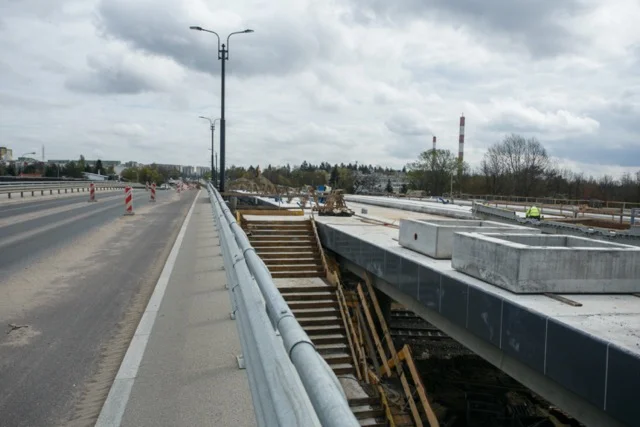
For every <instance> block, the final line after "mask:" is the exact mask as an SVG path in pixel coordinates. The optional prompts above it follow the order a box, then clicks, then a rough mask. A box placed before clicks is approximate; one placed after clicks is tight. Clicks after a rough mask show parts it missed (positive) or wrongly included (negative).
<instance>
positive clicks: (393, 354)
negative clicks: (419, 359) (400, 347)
mask: <svg viewBox="0 0 640 427" xmlns="http://www.w3.org/2000/svg"><path fill="white" fill-rule="evenodd" d="M371 279H372V278H371V275H370V274H369V272H367V273H365V284H366V285H367V292H369V296H370V297H371V301H372V303H373V309H374V310H375V312H376V315H377V316H378V321H379V322H380V326H381V328H382V333H383V334H384V339H385V341H386V343H387V347H388V348H389V352H390V354H391V357H392V359H393V360H394V362H395V365H396V367H397V369H398V375H400V372H401V369H402V368H401V367H400V362H399V361H398V360H396V359H397V354H396V347H395V345H394V344H393V339H392V338H391V332H390V331H389V328H388V327H387V322H386V321H385V320H384V315H383V314H382V310H381V309H380V304H378V298H377V297H376V293H375V290H374V289H373V284H372V280H371ZM387 375H389V374H387Z"/></svg>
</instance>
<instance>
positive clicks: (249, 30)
mask: <svg viewBox="0 0 640 427" xmlns="http://www.w3.org/2000/svg"><path fill="white" fill-rule="evenodd" d="M243 32H245V33H253V30H251V29H249V28H247V29H246V30H244V31H243Z"/></svg>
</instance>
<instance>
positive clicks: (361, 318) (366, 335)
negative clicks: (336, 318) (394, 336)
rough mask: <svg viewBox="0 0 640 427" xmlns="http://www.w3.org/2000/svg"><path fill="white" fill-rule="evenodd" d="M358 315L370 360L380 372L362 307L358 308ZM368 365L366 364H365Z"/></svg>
mask: <svg viewBox="0 0 640 427" xmlns="http://www.w3.org/2000/svg"><path fill="white" fill-rule="evenodd" d="M356 313H357V314H358V323H359V324H360V330H361V331H362V335H363V336H364V342H365V343H366V344H367V346H366V347H365V349H367V350H368V353H369V358H370V359H371V360H372V361H373V366H374V367H375V370H376V372H380V363H379V362H378V358H377V357H376V350H375V348H374V346H373V342H372V341H373V340H372V338H371V335H370V334H369V330H368V329H367V328H366V327H365V325H366V324H365V320H364V313H363V312H362V307H357V311H356ZM365 363H366V362H365Z"/></svg>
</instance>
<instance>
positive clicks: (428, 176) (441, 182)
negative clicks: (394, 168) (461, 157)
mask: <svg viewBox="0 0 640 427" xmlns="http://www.w3.org/2000/svg"><path fill="white" fill-rule="evenodd" d="M457 169H458V159H457V158H456V156H455V155H454V154H453V153H452V152H451V151H449V150H435V151H434V150H428V151H424V152H422V153H420V156H419V157H418V160H417V161H415V162H413V163H410V164H408V165H407V170H408V172H407V175H408V177H409V181H410V182H411V185H412V187H413V188H415V189H418V190H425V191H428V192H429V193H430V194H431V195H441V194H443V193H445V192H447V191H448V190H449V184H450V182H451V177H452V175H454V174H455V173H456V171H457Z"/></svg>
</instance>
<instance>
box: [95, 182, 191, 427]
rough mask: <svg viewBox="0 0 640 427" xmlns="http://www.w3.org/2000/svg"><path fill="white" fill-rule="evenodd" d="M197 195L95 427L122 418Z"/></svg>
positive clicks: (112, 426) (113, 424)
mask: <svg viewBox="0 0 640 427" xmlns="http://www.w3.org/2000/svg"><path fill="white" fill-rule="evenodd" d="M199 196H200V190H199V191H198V193H197V194H196V197H195V199H194V200H193V203H192V204H191V207H190V208H189V212H188V213H187V216H186V218H185V220H184V222H183V224H182V227H181V228H180V232H179V233H178V237H176V240H175V242H174V243H173V247H172V248H171V252H170V253H169V256H168V257H167V261H166V262H165V264H164V268H163V269H162V273H160V277H159V278H158V281H157V282H156V286H155V288H154V290H153V294H152V295H151V298H150V299H149V302H148V303H147V307H146V308H145V311H144V313H143V315H142V318H141V319H140V323H139V324H138V327H137V328H136V331H135V333H134V335H133V338H132V339H131V343H130V344H129V348H128V349H127V352H126V354H125V355H124V358H123V359H122V364H121V365H120V368H119V369H118V373H117V374H116V377H115V380H114V381H113V384H112V385H111V388H110V389H109V394H108V396H107V399H106V400H105V402H104V405H103V406H102V410H101V411H100V415H99V416H98V421H97V422H96V424H95V425H96V427H117V426H119V425H120V423H121V422H122V417H123V415H124V411H125V409H126V407H127V403H128V402H129V396H130V395H131V389H132V388H133V383H134V381H135V379H136V376H137V375H138V368H139V367H140V362H142V357H143V356H144V351H145V349H146V347H147V343H148V342H149V337H150V335H151V331H152V329H153V325H154V323H155V320H156V316H157V314H158V310H159V309H160V304H161V303H162V299H163V297H164V293H165V290H166V289H167V284H168V283H169V278H170V277H171V273H172V272H173V267H174V265H175V263H176V259H177V258H178V253H179V252H180V248H181V246H182V241H183V240H184V236H185V234H186V231H187V227H188V226H189V222H190V220H191V215H192V214H193V211H194V209H195V206H196V203H197V201H198V198H199Z"/></svg>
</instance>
